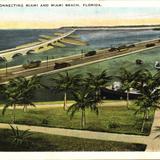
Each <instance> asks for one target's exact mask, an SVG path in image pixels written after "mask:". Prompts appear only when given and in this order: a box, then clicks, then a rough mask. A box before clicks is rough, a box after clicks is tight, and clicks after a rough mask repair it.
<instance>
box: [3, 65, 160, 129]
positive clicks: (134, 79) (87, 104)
mask: <svg viewBox="0 0 160 160" xmlns="http://www.w3.org/2000/svg"><path fill="white" fill-rule="evenodd" d="M114 80H118V81H119V82H120V83H121V90H122V91H123V92H126V95H127V96H126V108H127V109H130V106H129V93H130V90H131V88H134V89H135V90H137V92H138V93H139V96H138V98H137V99H136V101H135V104H136V105H137V106H138V109H137V110H136V112H135V114H137V113H141V114H142V127H141V132H143V130H144V126H145V122H146V121H147V120H148V118H149V113H150V111H151V110H155V109H157V108H160V107H159V98H160V88H159V86H160V72H157V73H155V74H152V73H151V72H150V71H149V70H147V69H141V70H138V71H135V72H134V73H132V72H130V71H128V70H127V69H125V68H121V69H120V72H119V75H118V76H110V75H108V73H107V71H106V70H104V71H102V72H101V73H98V74H94V73H87V74H86V75H85V76H83V75H81V74H69V73H68V72H65V73H64V74H58V76H57V78H55V77H53V78H51V81H52V82H53V86H47V85H46V84H42V83H41V77H37V76H33V77H31V78H30V79H27V78H25V77H17V78H14V79H11V80H10V81H9V82H8V83H7V84H5V85H1V93H2V94H3V95H4V97H5V101H4V102H3V103H4V108H3V111H2V114H3V115H4V114H5V111H6V109H7V108H8V107H12V108H13V123H14V122H15V118H16V113H15V112H16V107H17V106H23V111H24V112H26V111H27V106H34V107H35V104H34V103H33V97H34V91H35V90H36V89H37V88H41V87H44V88H46V89H53V88H54V89H55V90H56V91H58V92H62V93H63V94H64V106H63V108H64V110H66V112H67V113H68V114H69V116H70V118H71V119H72V118H73V117H74V115H75V113H76V112H81V120H80V121H81V128H84V127H85V125H86V110H87V109H90V110H91V111H93V112H95V113H96V114H97V115H98V106H99V104H100V103H103V98H102V95H101V88H104V87H107V86H109V85H110V83H111V81H114ZM68 93H71V95H72V100H74V103H73V104H72V105H71V106H69V107H67V100H68V98H67V97H68Z"/></svg>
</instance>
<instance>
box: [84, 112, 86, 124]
mask: <svg viewBox="0 0 160 160" xmlns="http://www.w3.org/2000/svg"><path fill="white" fill-rule="evenodd" d="M84 126H86V112H85V109H84Z"/></svg>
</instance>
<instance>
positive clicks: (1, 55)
mask: <svg viewBox="0 0 160 160" xmlns="http://www.w3.org/2000/svg"><path fill="white" fill-rule="evenodd" d="M75 30H76V29H72V30H71V31H69V32H66V33H63V34H61V35H59V36H58V37H56V38H52V39H49V40H46V41H44V42H39V43H37V44H32V45H30V46H24V47H22V48H12V49H7V50H3V51H0V60H4V61H11V60H12V58H13V57H14V56H15V55H26V54H27V53H28V52H29V51H32V52H33V51H35V50H41V49H43V48H45V47H48V46H51V45H54V43H56V42H57V43H58V41H61V40H63V39H64V38H65V37H67V36H69V35H71V34H72V33H74V32H75Z"/></svg>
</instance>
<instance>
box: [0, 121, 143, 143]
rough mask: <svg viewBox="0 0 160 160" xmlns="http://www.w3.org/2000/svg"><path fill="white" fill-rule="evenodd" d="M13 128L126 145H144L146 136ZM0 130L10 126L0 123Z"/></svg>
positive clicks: (43, 128) (22, 126)
mask: <svg viewBox="0 0 160 160" xmlns="http://www.w3.org/2000/svg"><path fill="white" fill-rule="evenodd" d="M13 126H17V127H18V128H19V130H27V129H30V131H32V132H40V133H47V134H53V135H61V136H68V137H77V138H87V139H97V140H105V141H118V142H127V143H140V144H145V143H146V136H138V135H126V134H115V133H105V132H93V131H84V130H83V131H82V130H73V129H63V128H49V127H38V126H29V125H17V124H15V125H13ZM0 128H5V129H10V126H9V125H8V124H5V123H0Z"/></svg>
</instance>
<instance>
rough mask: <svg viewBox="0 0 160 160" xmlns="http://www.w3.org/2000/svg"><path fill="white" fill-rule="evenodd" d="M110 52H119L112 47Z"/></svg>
mask: <svg viewBox="0 0 160 160" xmlns="http://www.w3.org/2000/svg"><path fill="white" fill-rule="evenodd" d="M108 51H109V52H114V51H117V48H115V47H112V48H110V49H109V50H108Z"/></svg>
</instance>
